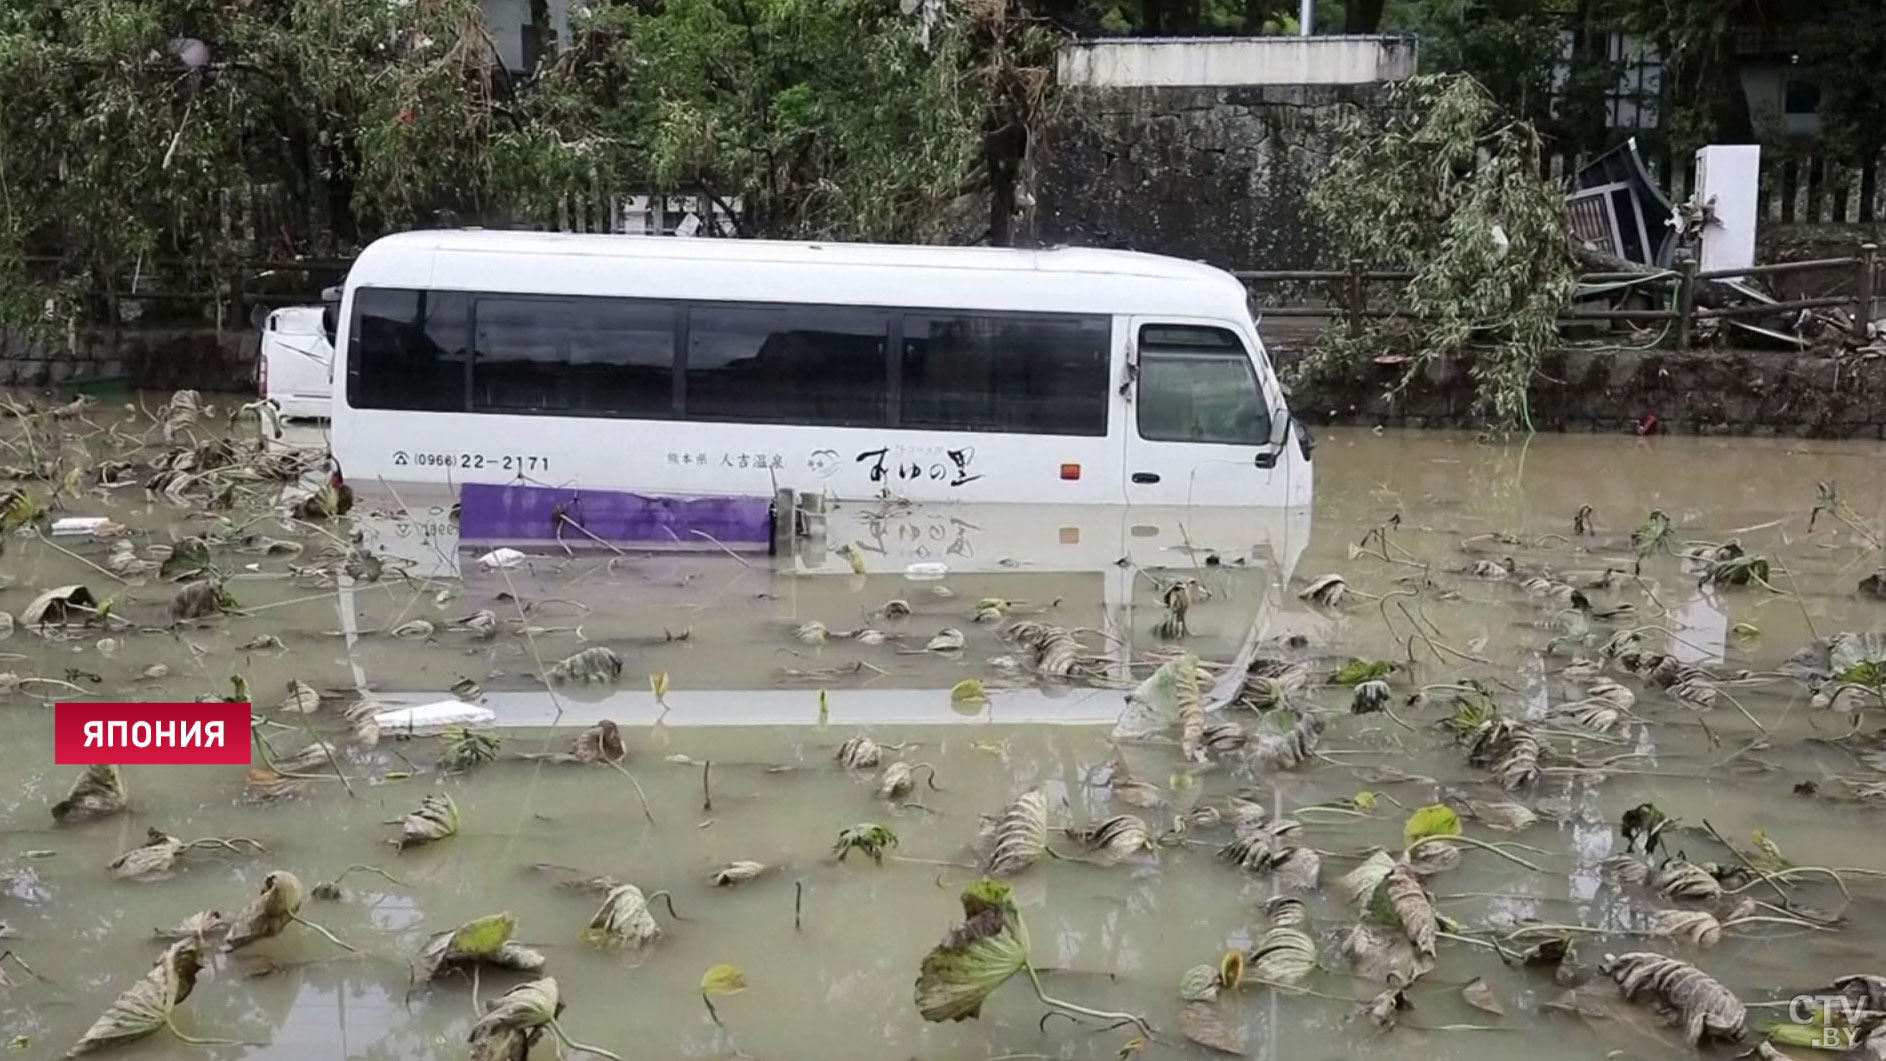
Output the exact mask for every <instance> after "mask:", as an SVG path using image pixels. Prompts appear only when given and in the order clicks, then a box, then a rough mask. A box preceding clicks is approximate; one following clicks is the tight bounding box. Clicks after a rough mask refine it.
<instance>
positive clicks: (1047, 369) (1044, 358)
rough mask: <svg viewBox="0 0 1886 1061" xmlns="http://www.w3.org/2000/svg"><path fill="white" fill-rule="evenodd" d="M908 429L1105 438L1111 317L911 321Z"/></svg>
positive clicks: (952, 316) (922, 317)
mask: <svg viewBox="0 0 1886 1061" xmlns="http://www.w3.org/2000/svg"><path fill="white" fill-rule="evenodd" d="M903 325H904V330H903V354H902V369H903V378H902V400H901V402H900V406H899V409H898V413H899V421H898V422H899V425H900V426H903V427H929V428H937V429H943V430H956V431H1012V432H1016V433H1018V434H1040V435H1096V436H1098V435H1105V434H1106V433H1107V395H1108V385H1109V371H1108V366H1109V363H1110V351H1111V348H1112V334H1113V322H1112V319H1111V318H1109V317H1075V316H1064V317H1063V316H1056V317H1048V316H1019V315H1015V316H1007V315H1003V316H997V315H971V314H956V313H938V314H929V313H924V314H910V315H907V316H905V317H904V320H903Z"/></svg>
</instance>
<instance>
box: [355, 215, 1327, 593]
mask: <svg viewBox="0 0 1886 1061" xmlns="http://www.w3.org/2000/svg"><path fill="white" fill-rule="evenodd" d="M339 317H340V320H339V327H338V336H337V340H338V342H337V354H336V356H337V357H338V358H339V364H338V366H337V367H338V371H337V372H336V374H335V379H336V383H337V386H336V387H335V393H334V398H333V416H332V447H333V452H334V454H335V456H336V458H337V460H338V462H339V464H340V465H341V467H342V469H343V470H344V473H345V475H346V477H347V479H348V480H349V482H351V483H352V484H353V485H354V486H355V488H356V489H359V490H367V491H372V490H374V489H375V488H376V485H378V484H384V485H385V486H386V487H388V488H389V489H390V491H391V492H394V493H396V494H397V495H398V496H399V498H400V505H401V507H404V508H406V509H407V510H409V511H412V510H417V509H420V508H430V507H443V508H450V510H451V511H453V512H455V513H457V514H458V516H459V518H460V519H461V520H462V524H461V526H460V527H459V528H458V530H459V533H460V535H461V537H462V538H463V539H464V540H465V542H466V543H467V544H468V545H472V544H476V545H496V544H504V543H513V542H543V541H546V540H551V539H554V540H556V541H557V542H558V543H560V544H562V545H565V546H571V547H575V546H583V545H586V544H587V545H590V546H595V545H597V544H608V543H621V542H638V541H648V540H654V541H660V540H662V539H664V538H672V539H674V544H676V545H685V546H690V547H697V548H730V549H733V550H736V551H738V550H741V549H742V548H752V547H756V546H757V547H770V546H771V539H772V537H773V535H771V534H770V533H769V531H768V528H767V526H766V525H767V524H769V523H776V522H777V512H778V510H777V507H776V504H775V501H776V499H777V498H779V497H781V496H792V497H799V498H816V499H818V501H819V503H820V504H821V505H822V506H827V507H829V508H830V509H832V510H833V511H835V512H837V513H839V516H838V518H839V519H840V520H841V521H842V520H844V519H848V518H850V517H849V516H846V515H844V513H846V512H849V513H852V514H854V515H857V514H862V513H865V512H867V511H868V510H870V509H871V508H872V507H873V506H893V507H896V506H922V507H931V506H936V505H945V506H948V507H949V508H950V509H951V510H952V511H954V512H957V513H958V514H959V515H961V514H962V513H964V512H966V511H971V510H980V509H982V508H983V507H984V506H1009V505H1022V506H1029V507H1031V508H1032V507H1033V506H1043V505H1053V506H1063V505H1065V506H1081V507H1087V508H1089V509H1095V510H1100V509H1108V510H1117V509H1119V508H1120V507H1122V506H1124V507H1126V508H1128V509H1132V510H1134V511H1135V512H1137V513H1139V515H1138V516H1131V517H1120V516H1119V514H1118V512H1117V511H1115V512H1114V515H1113V517H1112V525H1113V526H1114V527H1115V528H1116V529H1117V531H1118V532H1119V534H1120V537H1116V538H1114V539H1113V540H1112V541H1110V542H1107V543H1104V544H1103V545H1102V549H1103V551H1109V550H1110V551H1112V552H1113V555H1114V556H1115V557H1116V558H1117V557H1118V556H1119V555H1121V549H1122V546H1123V544H1124V542H1123V538H1124V537H1126V536H1127V535H1128V534H1129V533H1130V532H1129V530H1128V528H1129V526H1163V527H1165V528H1166V531H1165V532H1164V533H1165V534H1166V535H1170V536H1174V537H1177V536H1184V537H1190V538H1194V539H1200V540H1202V539H1210V538H1217V537H1219V535H1218V534H1215V533H1208V532H1207V527H1208V526H1209V525H1212V524H1214V523H1217V524H1220V525H1222V526H1223V527H1224V528H1226V533H1232V532H1235V529H1236V528H1237V527H1239V526H1241V525H1243V522H1244V521H1247V520H1249V519H1250V518H1251V516H1252V512H1251V510H1252V509H1271V510H1289V509H1303V508H1307V506H1308V504H1309V502H1310V498H1311V489H1312V475H1311V463H1310V454H1311V446H1312V441H1311V439H1310V436H1309V435H1308V433H1307V432H1306V431H1304V429H1303V428H1302V426H1301V425H1300V424H1298V423H1296V422H1295V421H1294V420H1293V419H1292V417H1291V416H1290V412H1289V409H1288V406H1287V405H1286V403H1285V400H1284V394H1283V391H1282V388H1281V387H1280V385H1279V383H1278V380H1277V378H1276V376H1275V374H1274V373H1273V371H1272V369H1271V365H1270V362H1269V359H1268V357H1267V356H1266V354H1265V351H1264V347H1263V344H1262V342H1261V341H1260V340H1259V338H1258V334H1257V328H1256V322H1255V321H1254V319H1253V317H1252V315H1251V312H1250V309H1249V302H1248V299H1247V297H1246V293H1245V291H1244V289H1243V287H1242V285H1241V284H1239V282H1238V281H1237V280H1236V279H1235V278H1233V277H1232V276H1230V275H1229V274H1227V273H1225V272H1222V271H1220V270H1217V269H1214V268H1211V267H1209V266H1205V265H1202V264H1197V263H1193V262H1185V261H1179V260H1175V259H1171V258H1164V257H1158V256H1154V255H1147V254H1136V253H1127V252H1119V251H1102V250H1087V249H1055V250H1041V251H1033V250H1008V249H992V248H960V247H903V246H877V245H861V244H828V243H792V242H773V241H757V240H722V239H676V238H663V237H636V236H615V235H570V234H546V233H525V232H497V231H477V230H472V231H444V232H413V233H406V234H402V235H396V236H389V237H387V238H384V239H381V240H379V241H377V242H375V243H374V244H373V245H371V246H370V247H368V248H367V249H366V251H364V252H363V253H362V254H361V255H360V257H359V258H358V259H357V260H356V261H355V263H354V264H353V267H352V268H351V270H350V271H349V274H348V277H347V282H346V287H345V291H344V295H343V302H342V305H341V310H340V314H339ZM782 492H783V493H782ZM742 504H744V505H745V506H746V507H745V508H741V507H739V506H740V505H742ZM689 505H693V507H692V508H690V507H688V506H689ZM454 506H456V507H454ZM962 518H965V519H968V520H969V521H970V522H975V520H974V519H973V518H971V517H970V516H962ZM987 518H989V519H999V518H1003V517H998V516H993V515H991V516H988V517H987ZM1017 518H1019V519H1023V520H1024V521H1027V522H1029V523H1031V524H1032V525H1033V526H1036V527H1038V528H1039V527H1041V526H1044V525H1045V523H1047V522H1052V521H1044V520H1043V519H1040V518H1034V517H1025V516H1021V515H1020V514H1019V513H1018V514H1017ZM1081 522H1083V523H1086V524H1088V525H1092V523H1093V522H1094V521H1093V520H1091V519H1086V520H1083V521H1081ZM1181 524H1185V525H1186V526H1185V527H1181ZM1049 529H1050V530H1053V529H1054V528H1049ZM923 533H925V534H926V535H927V534H928V533H929V532H928V531H927V530H926V531H924V532H923ZM1110 536H1111V535H1110ZM834 544H839V543H836V542H835V543H834ZM846 544H848V542H847V543H846ZM1056 544H1066V543H1063V542H1059V541H1058V540H1057V543H1056ZM1094 544H1096V543H1093V542H1092V541H1091V537H1090V538H1089V540H1088V545H1089V546H1090V547H1092V546H1093V545H1094ZM1169 545H1170V539H1169V540H1168V541H1166V542H1162V543H1161V547H1168V546H1169Z"/></svg>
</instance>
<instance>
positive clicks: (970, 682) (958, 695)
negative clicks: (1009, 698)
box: [950, 678, 989, 704]
mask: <svg viewBox="0 0 1886 1061" xmlns="http://www.w3.org/2000/svg"><path fill="white" fill-rule="evenodd" d="M950 700H951V702H953V703H958V704H980V703H987V702H988V700H989V694H988V693H987V692H984V691H983V688H982V681H981V680H980V679H977V678H964V679H963V680H962V681H960V682H957V683H956V684H955V686H953V687H952V688H951V689H950Z"/></svg>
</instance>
